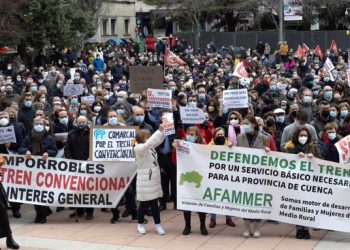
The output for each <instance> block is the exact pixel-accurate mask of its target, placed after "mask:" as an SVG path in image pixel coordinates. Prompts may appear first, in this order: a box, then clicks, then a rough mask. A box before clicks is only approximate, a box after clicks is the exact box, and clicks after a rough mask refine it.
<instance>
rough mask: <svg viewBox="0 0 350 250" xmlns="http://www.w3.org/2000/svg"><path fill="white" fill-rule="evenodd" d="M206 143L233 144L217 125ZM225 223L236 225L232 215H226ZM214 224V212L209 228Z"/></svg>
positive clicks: (223, 130) (211, 215)
mask: <svg viewBox="0 0 350 250" xmlns="http://www.w3.org/2000/svg"><path fill="white" fill-rule="evenodd" d="M208 145H225V146H229V147H232V145H233V144H231V143H230V142H229V141H228V140H227V139H226V138H225V129H223V128H220V127H219V128H216V129H215V130H214V133H213V139H212V140H211V142H210V143H209V144H208ZM226 225H228V226H230V227H235V226H236V224H235V223H234V222H233V221H232V216H228V215H226ZM215 226H216V214H210V223H209V228H214V227H215Z"/></svg>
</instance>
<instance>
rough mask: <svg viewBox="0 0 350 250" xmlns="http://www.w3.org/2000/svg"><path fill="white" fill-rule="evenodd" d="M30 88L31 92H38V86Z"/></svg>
mask: <svg viewBox="0 0 350 250" xmlns="http://www.w3.org/2000/svg"><path fill="white" fill-rule="evenodd" d="M30 90H31V91H32V92H33V93H36V92H38V88H37V87H36V86H33V87H31V88H30Z"/></svg>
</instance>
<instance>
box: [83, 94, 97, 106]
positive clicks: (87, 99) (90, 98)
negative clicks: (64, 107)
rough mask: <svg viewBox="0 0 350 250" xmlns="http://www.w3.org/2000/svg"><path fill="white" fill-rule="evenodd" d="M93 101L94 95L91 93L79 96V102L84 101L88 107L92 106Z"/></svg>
mask: <svg viewBox="0 0 350 250" xmlns="http://www.w3.org/2000/svg"><path fill="white" fill-rule="evenodd" d="M94 102H95V96H93V95H88V96H82V97H81V103H86V104H87V105H89V106H90V107H92V105H93V104H94Z"/></svg>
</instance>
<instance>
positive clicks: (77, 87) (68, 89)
mask: <svg viewBox="0 0 350 250" xmlns="http://www.w3.org/2000/svg"><path fill="white" fill-rule="evenodd" d="M83 91H84V86H83V85H82V84H67V85H65V86H64V88H63V95H64V96H79V95H81V94H83Z"/></svg>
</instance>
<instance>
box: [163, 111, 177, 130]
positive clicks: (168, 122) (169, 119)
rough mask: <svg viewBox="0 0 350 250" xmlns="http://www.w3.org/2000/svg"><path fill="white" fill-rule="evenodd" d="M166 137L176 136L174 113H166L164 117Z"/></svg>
mask: <svg viewBox="0 0 350 250" xmlns="http://www.w3.org/2000/svg"><path fill="white" fill-rule="evenodd" d="M162 122H163V125H164V133H165V135H172V134H175V125H174V116H173V113H170V112H169V113H164V114H163V116H162Z"/></svg>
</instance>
